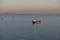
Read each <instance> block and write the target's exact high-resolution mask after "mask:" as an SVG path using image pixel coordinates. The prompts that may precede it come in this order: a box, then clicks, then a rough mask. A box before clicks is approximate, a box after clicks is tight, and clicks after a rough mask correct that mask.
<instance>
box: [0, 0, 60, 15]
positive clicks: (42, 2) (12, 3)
mask: <svg viewBox="0 0 60 40" xmlns="http://www.w3.org/2000/svg"><path fill="white" fill-rule="evenodd" d="M6 12H8V13H17V14H18V13H19V14H21V13H22V14H25V13H33V14H41V13H43V14H60V4H59V1H58V0H1V1H0V13H6Z"/></svg>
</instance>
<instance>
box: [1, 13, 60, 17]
mask: <svg viewBox="0 0 60 40" xmlns="http://www.w3.org/2000/svg"><path fill="white" fill-rule="evenodd" d="M0 15H28V16H29V15H37V16H60V14H14V13H11V14H10V13H0Z"/></svg>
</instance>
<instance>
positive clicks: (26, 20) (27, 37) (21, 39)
mask: <svg viewBox="0 0 60 40" xmlns="http://www.w3.org/2000/svg"><path fill="white" fill-rule="evenodd" d="M33 19H39V20H41V23H40V24H35V25H33V24H32V20H33ZM0 40H60V16H38V15H0Z"/></svg>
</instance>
